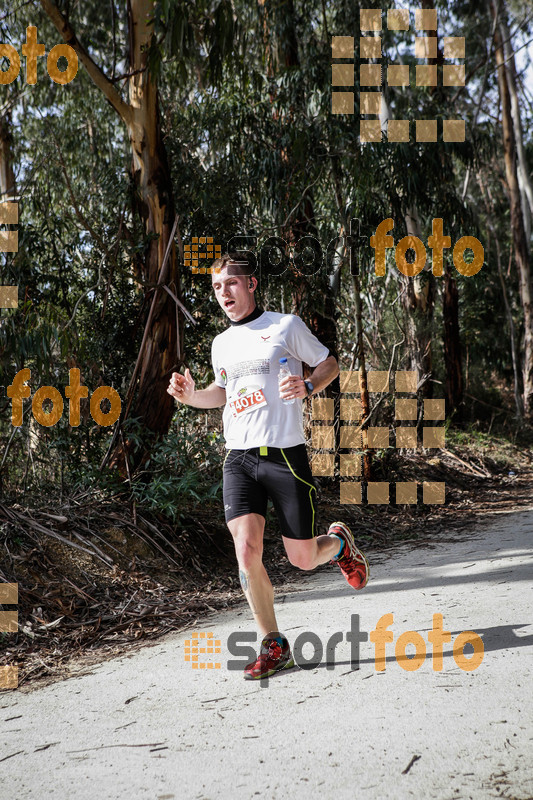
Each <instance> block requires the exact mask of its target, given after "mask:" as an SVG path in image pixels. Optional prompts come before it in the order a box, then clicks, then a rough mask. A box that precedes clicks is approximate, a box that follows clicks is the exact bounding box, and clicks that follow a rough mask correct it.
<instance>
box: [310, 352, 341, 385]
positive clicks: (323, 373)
mask: <svg viewBox="0 0 533 800" xmlns="http://www.w3.org/2000/svg"><path fill="white" fill-rule="evenodd" d="M339 372H340V370H339V364H338V362H337V359H336V358H335V356H328V357H327V358H326V359H325V360H324V361H321V362H320V364H318V365H317V366H316V367H315V368H314V370H313V371H312V373H311V374H310V376H309V378H308V379H307V380H310V381H311V383H312V384H313V386H314V387H315V388H314V392H313V394H315V393H316V392H321V391H322V389H325V388H326V386H329V384H330V383H331V381H333V380H335V378H336V377H337V375H338V374H339ZM304 389H305V386H304ZM305 392H306V395H307V389H306V390H305Z"/></svg>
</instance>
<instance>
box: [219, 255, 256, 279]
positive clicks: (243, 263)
mask: <svg viewBox="0 0 533 800" xmlns="http://www.w3.org/2000/svg"><path fill="white" fill-rule="evenodd" d="M211 266H212V269H213V272H219V271H220V270H222V269H227V270H228V274H229V275H246V276H247V275H253V272H254V270H253V268H252V267H251V266H250V264H249V262H248V259H247V258H246V256H245V255H243V254H242V253H224V255H223V256H221V257H220V258H216V259H215V260H214V261H213V264H212V265H211Z"/></svg>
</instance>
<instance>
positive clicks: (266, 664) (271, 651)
mask: <svg viewBox="0 0 533 800" xmlns="http://www.w3.org/2000/svg"><path fill="white" fill-rule="evenodd" d="M283 641H284V644H283V647H282V646H281V645H280V643H279V642H277V641H276V640H275V639H270V638H269V637H268V636H265V638H264V639H263V641H262V642H261V651H260V653H259V655H258V656H257V658H256V660H255V661H253V662H252V663H251V664H248V665H247V666H246V667H245V668H244V677H245V679H246V680H248V681H249V680H257V679H258V678H269V677H270V675H273V674H274V673H275V672H278V671H279V670H281V669H289V668H290V667H294V659H293V657H292V653H291V648H290V646H289V643H288V641H287V640H286V639H285V638H284V639H283Z"/></svg>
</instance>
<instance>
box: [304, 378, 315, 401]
mask: <svg viewBox="0 0 533 800" xmlns="http://www.w3.org/2000/svg"><path fill="white" fill-rule="evenodd" d="M304 384H305V388H306V389H307V396H308V397H309V395H311V394H313V391H314V388H315V387H314V386H313V384H312V383H311V381H304Z"/></svg>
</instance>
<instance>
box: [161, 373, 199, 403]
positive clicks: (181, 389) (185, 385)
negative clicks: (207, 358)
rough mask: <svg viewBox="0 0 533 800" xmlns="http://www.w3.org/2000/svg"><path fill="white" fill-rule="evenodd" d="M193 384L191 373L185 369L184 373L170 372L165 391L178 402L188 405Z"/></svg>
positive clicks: (192, 395)
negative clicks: (170, 375)
mask: <svg viewBox="0 0 533 800" xmlns="http://www.w3.org/2000/svg"><path fill="white" fill-rule="evenodd" d="M194 386H195V384H194V380H193V378H192V376H191V373H190V372H189V369H186V370H185V375H180V374H179V372H173V373H172V377H171V379H170V383H169V386H168V389H167V392H168V393H169V394H170V395H172V397H174V398H175V399H176V400H179V402H180V403H186V404H187V405H190V404H191V402H192V399H193V397H194V391H195V390H194Z"/></svg>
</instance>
